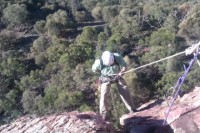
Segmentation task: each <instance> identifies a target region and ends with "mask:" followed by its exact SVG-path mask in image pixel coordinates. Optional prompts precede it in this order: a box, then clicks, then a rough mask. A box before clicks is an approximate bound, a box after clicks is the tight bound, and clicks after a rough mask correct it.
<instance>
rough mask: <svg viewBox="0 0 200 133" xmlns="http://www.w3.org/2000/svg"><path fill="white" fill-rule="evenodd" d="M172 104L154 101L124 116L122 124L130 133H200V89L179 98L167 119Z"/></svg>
mask: <svg viewBox="0 0 200 133" xmlns="http://www.w3.org/2000/svg"><path fill="white" fill-rule="evenodd" d="M170 102H171V101H168V102H166V101H164V100H154V101H152V102H149V103H147V104H144V105H142V106H141V107H140V108H139V109H138V110H139V112H136V113H134V114H131V115H123V116H122V117H121V118H120V124H121V125H124V126H125V128H126V129H127V130H128V131H127V132H130V133H173V132H174V133H200V87H196V88H195V89H194V90H193V91H192V92H191V93H188V94H186V95H184V96H183V97H182V98H178V99H177V100H176V101H175V103H174V104H173V106H172V108H171V110H170V112H169V115H168V117H167V119H166V114H167V112H168V110H169V104H168V103H170ZM164 120H166V124H163V123H164Z"/></svg>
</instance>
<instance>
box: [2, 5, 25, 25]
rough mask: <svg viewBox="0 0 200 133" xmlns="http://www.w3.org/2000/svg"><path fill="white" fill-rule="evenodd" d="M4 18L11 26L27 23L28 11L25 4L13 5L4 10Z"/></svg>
mask: <svg viewBox="0 0 200 133" xmlns="http://www.w3.org/2000/svg"><path fill="white" fill-rule="evenodd" d="M3 14H4V16H3V17H4V18H5V19H6V20H8V22H9V23H11V24H13V25H14V24H23V23H25V22H26V21H27V17H28V11H27V10H26V5H24V4H21V5H20V4H13V5H9V6H7V7H6V8H5V9H4V10H3Z"/></svg>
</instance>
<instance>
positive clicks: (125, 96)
mask: <svg viewBox="0 0 200 133" xmlns="http://www.w3.org/2000/svg"><path fill="white" fill-rule="evenodd" d="M117 87H118V91H119V94H120V97H121V98H122V101H123V102H124V104H125V106H126V108H127V109H128V110H129V111H130V113H132V112H134V110H135V109H133V108H132V99H131V96H130V92H129V90H128V87H127V84H126V82H125V80H124V79H122V78H120V79H119V80H118V81H117Z"/></svg>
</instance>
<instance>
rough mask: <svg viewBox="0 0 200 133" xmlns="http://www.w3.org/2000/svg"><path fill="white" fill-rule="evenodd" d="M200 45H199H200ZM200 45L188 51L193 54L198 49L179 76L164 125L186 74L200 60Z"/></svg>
mask: <svg viewBox="0 0 200 133" xmlns="http://www.w3.org/2000/svg"><path fill="white" fill-rule="evenodd" d="M199 44H200V43H199ZM198 47H199V45H198ZM198 47H196V48H195V49H191V50H192V52H191V51H189V52H188V53H190V54H191V53H193V51H196V53H194V57H193V59H191V61H190V63H189V66H188V67H187V68H185V67H184V68H185V72H184V74H183V75H182V76H181V77H179V79H178V81H177V82H176V85H175V86H174V87H173V89H174V90H176V92H175V94H174V97H173V100H172V102H171V104H170V106H169V109H168V111H167V112H166V116H165V120H164V122H163V125H165V124H166V123H167V118H168V116H169V112H170V110H171V108H172V106H173V104H174V102H175V100H176V98H177V96H178V94H179V91H180V89H181V86H182V85H183V83H184V80H185V78H186V76H187V74H188V72H189V70H190V68H191V67H192V65H193V64H194V62H195V61H198V60H197V56H198V55H199V48H198ZM197 48H198V49H197Z"/></svg>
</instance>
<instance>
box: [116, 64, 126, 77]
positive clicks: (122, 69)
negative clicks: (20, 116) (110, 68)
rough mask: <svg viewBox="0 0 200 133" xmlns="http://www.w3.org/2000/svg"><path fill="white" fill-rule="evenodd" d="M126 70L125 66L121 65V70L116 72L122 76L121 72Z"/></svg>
mask: <svg viewBox="0 0 200 133" xmlns="http://www.w3.org/2000/svg"><path fill="white" fill-rule="evenodd" d="M126 70H127V67H126V66H122V67H121V71H120V72H119V73H118V75H119V76H122V75H123V73H124V72H125V71H126Z"/></svg>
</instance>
